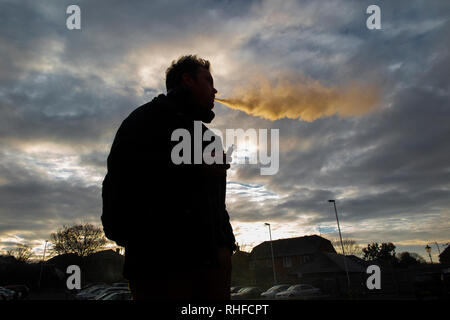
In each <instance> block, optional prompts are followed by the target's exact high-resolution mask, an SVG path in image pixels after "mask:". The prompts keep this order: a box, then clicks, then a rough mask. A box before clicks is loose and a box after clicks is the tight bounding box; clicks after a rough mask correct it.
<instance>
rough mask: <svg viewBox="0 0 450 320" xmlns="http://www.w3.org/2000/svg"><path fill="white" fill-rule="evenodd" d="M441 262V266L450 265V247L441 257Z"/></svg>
mask: <svg viewBox="0 0 450 320" xmlns="http://www.w3.org/2000/svg"><path fill="white" fill-rule="evenodd" d="M439 262H440V263H441V264H447V265H450V245H449V246H447V248H445V249H444V251H442V253H441V254H440V255H439Z"/></svg>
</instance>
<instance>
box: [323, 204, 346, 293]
mask: <svg viewBox="0 0 450 320" xmlns="http://www.w3.org/2000/svg"><path fill="white" fill-rule="evenodd" d="M328 202H332V203H333V205H334V212H335V213H336V221H337V226H338V230H339V238H340V239H341V247H342V256H343V258H344V266H345V273H346V274H347V286H348V290H350V277H349V275H348V267H347V259H346V257H345V250H344V243H343V242H342V234H341V227H340V226H339V218H338V213H337V209H336V200H328Z"/></svg>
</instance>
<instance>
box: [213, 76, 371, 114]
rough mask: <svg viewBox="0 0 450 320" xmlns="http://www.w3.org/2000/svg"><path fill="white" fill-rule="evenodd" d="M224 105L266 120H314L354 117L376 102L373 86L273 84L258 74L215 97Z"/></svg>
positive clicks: (306, 82)
mask: <svg viewBox="0 0 450 320" xmlns="http://www.w3.org/2000/svg"><path fill="white" fill-rule="evenodd" d="M216 100H217V101H219V102H221V103H223V104H225V105H226V106H228V107H230V108H233V109H238V110H242V111H244V112H246V113H248V114H251V115H255V116H260V117H263V118H266V119H270V120H277V119H281V118H285V117H287V118H291V119H300V120H304V121H314V120H316V119H318V118H320V117H323V116H331V115H333V114H338V115H340V116H356V115H362V114H365V113H368V112H370V111H373V110H374V109H375V108H376V106H377V105H378V103H379V90H378V86H375V85H362V84H348V85H343V86H333V87H326V86H324V85H323V84H321V83H320V82H318V81H313V80H310V79H292V78H291V79H283V80H278V81H277V82H276V83H275V84H272V83H270V82H269V80H268V79H266V78H264V77H258V78H257V80H255V81H253V82H252V84H250V85H248V86H244V87H240V88H239V89H235V90H234V91H233V93H232V94H231V97H230V98H227V99H216Z"/></svg>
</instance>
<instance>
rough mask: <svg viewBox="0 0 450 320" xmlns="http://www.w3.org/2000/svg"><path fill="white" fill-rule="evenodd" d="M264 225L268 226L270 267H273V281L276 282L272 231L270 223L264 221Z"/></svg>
mask: <svg viewBox="0 0 450 320" xmlns="http://www.w3.org/2000/svg"><path fill="white" fill-rule="evenodd" d="M264 224H265V225H266V226H269V236H270V249H271V251H272V269H273V283H274V285H275V284H277V276H276V274H275V258H274V255H273V245H272V232H271V230H270V223H267V222H266V223H264Z"/></svg>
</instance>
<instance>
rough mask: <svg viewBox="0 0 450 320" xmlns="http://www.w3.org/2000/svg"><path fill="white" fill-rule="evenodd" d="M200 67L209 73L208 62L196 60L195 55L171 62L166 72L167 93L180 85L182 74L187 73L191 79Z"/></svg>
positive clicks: (200, 59)
mask: <svg viewBox="0 0 450 320" xmlns="http://www.w3.org/2000/svg"><path fill="white" fill-rule="evenodd" d="M200 67H201V68H205V69H206V70H208V71H210V63H209V61H208V60H205V59H202V58H197V56H196V55H187V56H182V57H181V58H179V59H178V60H176V61H175V60H173V61H172V64H171V65H170V67H169V68H167V70H166V89H167V92H168V91H169V90H171V89H174V88H176V87H177V86H178V85H179V84H180V82H181V76H182V75H183V73H187V74H189V75H191V76H192V77H195V76H196V75H197V72H198V69H199V68H200Z"/></svg>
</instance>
